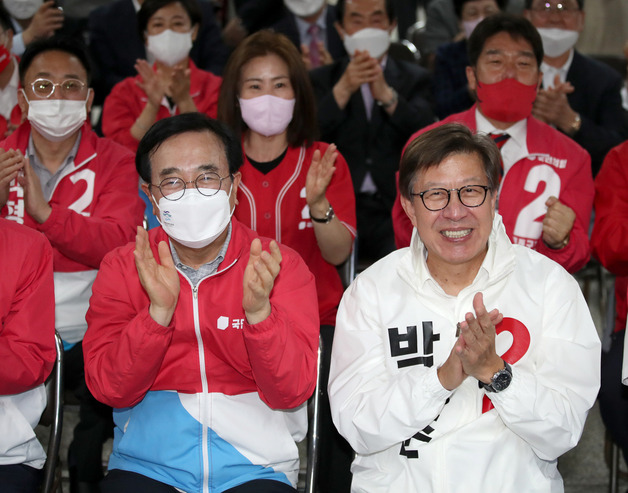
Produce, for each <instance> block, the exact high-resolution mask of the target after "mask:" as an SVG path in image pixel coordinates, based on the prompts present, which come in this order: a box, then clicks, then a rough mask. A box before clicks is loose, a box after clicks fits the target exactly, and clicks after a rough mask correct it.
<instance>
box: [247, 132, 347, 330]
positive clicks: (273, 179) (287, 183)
mask: <svg viewBox="0 0 628 493" xmlns="http://www.w3.org/2000/svg"><path fill="white" fill-rule="evenodd" d="M327 147H328V145H327V144H324V143H322V142H315V143H314V144H313V145H312V146H311V147H309V148H305V147H290V148H288V152H287V153H286V156H285V158H284V159H283V161H282V162H281V163H280V164H279V165H278V166H277V167H276V168H275V169H273V170H272V171H270V172H269V173H267V174H264V173H262V172H260V171H258V170H257V169H255V168H254V167H253V165H252V164H251V163H250V162H249V161H248V159H246V157H245V160H244V165H243V166H242V168H240V171H241V173H242V181H241V182H240V186H239V188H238V207H236V210H235V216H236V217H237V218H238V220H239V221H241V222H242V223H243V224H246V225H247V226H248V227H250V228H251V229H253V230H255V231H257V233H258V234H260V235H262V236H266V237H269V238H274V239H275V240H277V241H278V242H280V243H283V244H284V245H287V246H289V247H290V248H294V249H295V250H296V251H297V252H299V254H300V255H301V257H303V260H305V263H306V264H307V265H308V267H309V268H310V270H311V271H312V273H313V274H314V277H315V279H316V288H317V293H318V305H319V314H320V319H321V324H324V325H335V324H336V311H337V308H338V303H340V298H341V297H342V292H343V287H342V282H341V280H340V275H339V274H338V271H337V270H336V267H335V266H334V265H331V264H330V263H329V262H327V261H326V260H325V259H324V258H323V256H322V254H321V250H320V248H319V247H318V243H317V242H316V236H315V234H314V228H313V226H312V221H311V219H310V210H309V208H308V206H307V202H306V200H305V178H306V176H307V172H308V169H309V167H310V163H311V162H312V156H313V155H314V151H316V150H317V149H319V150H320V152H321V156H322V155H323V154H324V153H325V150H326V149H327ZM335 167H336V171H335V172H334V175H333V177H332V180H331V182H330V183H329V187H328V188H327V192H326V196H327V199H328V200H329V203H330V204H331V206H332V207H333V208H334V213H335V214H336V216H337V217H338V219H339V220H340V221H341V222H342V223H343V224H344V225H345V226H346V227H347V229H348V230H349V231H350V232H351V234H352V235H353V237H355V227H356V219H355V196H354V193H353V185H352V183H351V174H350V173H349V167H348V166H347V163H346V161H345V160H344V158H343V157H342V156H341V155H340V154H338V157H337V158H336V163H335Z"/></svg>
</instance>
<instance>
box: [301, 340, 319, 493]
mask: <svg viewBox="0 0 628 493" xmlns="http://www.w3.org/2000/svg"><path fill="white" fill-rule="evenodd" d="M322 354H323V339H322V338H321V337H319V339H318V370H317V372H316V388H315V389H314V394H313V395H312V397H311V398H310V400H309V402H308V416H309V424H308V428H307V471H306V473H305V493H315V492H316V486H317V474H318V456H319V448H320V447H319V443H318V440H319V438H320V429H319V428H320V412H321V394H322V392H323V390H322V389H321V386H320V384H321V367H322V362H323V358H322Z"/></svg>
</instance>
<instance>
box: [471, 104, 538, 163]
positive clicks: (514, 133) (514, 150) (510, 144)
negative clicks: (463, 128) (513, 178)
mask: <svg viewBox="0 0 628 493" xmlns="http://www.w3.org/2000/svg"><path fill="white" fill-rule="evenodd" d="M475 124H476V131H477V132H482V133H485V134H503V133H507V134H508V135H510V139H508V141H507V142H506V143H505V144H504V147H502V150H501V153H502V160H503V162H504V175H505V174H506V173H508V170H509V169H510V168H511V167H512V165H513V164H515V163H516V162H517V161H519V160H520V159H523V158H524V157H526V156H527V155H528V154H529V152H528V143H527V135H528V119H527V118H524V119H523V120H519V121H518V122H516V123H514V124H512V125H511V126H510V127H508V128H507V129H506V130H501V129H498V128H495V127H494V126H493V124H492V123H491V122H489V121H488V120H487V119H486V117H485V116H484V115H483V114H482V113H481V112H480V109H479V108H476V109H475Z"/></svg>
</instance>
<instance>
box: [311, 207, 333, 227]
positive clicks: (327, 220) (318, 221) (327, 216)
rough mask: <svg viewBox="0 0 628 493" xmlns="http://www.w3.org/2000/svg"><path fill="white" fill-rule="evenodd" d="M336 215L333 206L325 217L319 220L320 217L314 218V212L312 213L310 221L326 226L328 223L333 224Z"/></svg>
mask: <svg viewBox="0 0 628 493" xmlns="http://www.w3.org/2000/svg"><path fill="white" fill-rule="evenodd" d="M334 216H335V214H334V209H333V208H332V206H331V205H330V206H329V209H327V212H326V213H325V217H323V218H319V217H314V216H313V215H312V211H310V219H311V220H312V221H314V222H315V223H323V224H326V223H328V222H331V220H332V219H333V218H334Z"/></svg>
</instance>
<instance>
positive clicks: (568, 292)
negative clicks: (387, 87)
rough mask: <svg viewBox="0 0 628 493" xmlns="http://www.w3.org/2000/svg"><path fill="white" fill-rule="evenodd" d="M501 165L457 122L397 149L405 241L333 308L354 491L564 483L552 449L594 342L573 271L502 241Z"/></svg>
mask: <svg viewBox="0 0 628 493" xmlns="http://www.w3.org/2000/svg"><path fill="white" fill-rule="evenodd" d="M499 167H500V155H499V151H498V150H497V147H496V146H495V145H494V144H493V143H492V141H491V140H490V138H489V137H486V136H481V135H473V134H472V133H471V132H470V131H469V130H468V129H467V128H466V127H463V126H461V125H458V124H446V125H443V126H441V127H438V128H436V129H434V130H431V131H429V132H427V133H425V134H423V135H421V136H420V137H419V138H417V139H416V140H415V141H414V142H412V143H411V144H410V145H409V147H408V148H407V150H406V152H405V154H404V157H403V159H402V162H401V166H400V176H399V187H400V192H401V194H402V196H403V197H402V204H403V207H404V210H405V211H406V213H407V214H408V216H409V217H410V219H411V220H412V223H413V225H414V227H415V231H414V232H413V237H412V244H411V246H410V247H409V248H404V249H401V250H398V251H396V252H394V253H392V254H390V255H388V256H387V257H385V258H384V259H382V260H381V261H379V262H377V263H376V264H374V265H373V266H372V267H371V268H369V269H367V270H366V271H365V272H364V273H362V274H361V275H360V276H359V277H358V278H357V279H356V280H355V282H354V283H353V284H352V286H351V287H350V288H349V289H348V291H347V292H346V293H345V295H344V297H343V300H342V302H341V304H340V308H339V311H338V319H337V325H336V334H335V338H334V346H333V352H332V362H331V374H330V379H329V382H330V383H329V397H330V401H331V408H332V416H333V419H334V423H335V424H336V426H337V427H338V429H339V431H340V433H341V434H342V435H343V436H344V437H345V438H346V439H347V440H348V441H349V443H350V444H351V445H352V446H353V448H354V450H355V451H356V452H357V456H356V459H355V461H354V463H353V465H352V472H353V483H352V491H353V492H356V493H357V492H391V491H403V492H413V491H420V492H422V493H424V492H430V491H432V492H465V493H468V492H482V493H491V492H502V491H526V492H528V493H530V492H539V493H540V492H562V491H563V483H562V479H561V477H560V474H559V473H558V470H557V468H556V462H557V458H558V457H559V456H560V455H561V454H563V453H565V452H566V451H567V450H569V449H571V448H573V447H574V446H575V445H576V444H577V442H578V440H579V438H580V436H581V433H582V429H583V426H584V422H585V419H586V415H587V412H588V410H589V409H590V407H591V406H592V405H593V403H594V401H595V397H596V395H597V391H598V387H599V379H600V376H599V367H600V342H599V338H598V336H597V333H596V330H595V327H594V325H593V322H592V320H591V316H590V313H589V310H588V308H587V305H586V302H585V300H584V298H583V296H582V294H581V292H580V289H579V287H578V284H577V283H576V282H575V281H574V279H573V278H572V277H571V276H570V275H569V274H568V273H567V272H566V271H565V270H564V269H563V268H562V267H561V266H560V265H558V264H556V263H555V262H553V261H551V260H549V259H548V258H547V257H545V256H543V255H540V254H538V253H537V252H534V251H532V250H531V249H529V248H525V247H522V246H518V245H513V244H512V243H511V242H510V240H509V239H508V236H507V235H506V232H505V229H504V226H503V224H502V222H501V218H500V216H499V215H498V214H496V213H495V202H496V194H495V192H496V190H497V186H498V180H499ZM489 310H490V311H489Z"/></svg>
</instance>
